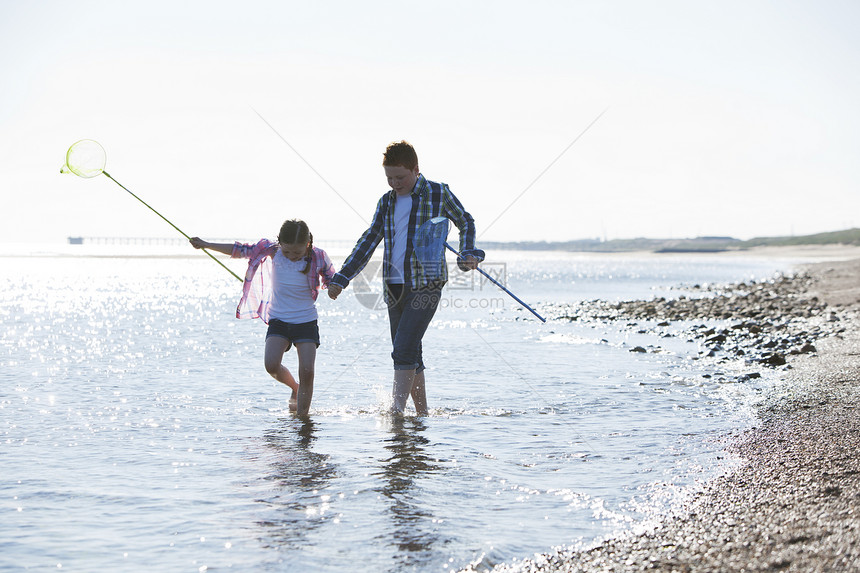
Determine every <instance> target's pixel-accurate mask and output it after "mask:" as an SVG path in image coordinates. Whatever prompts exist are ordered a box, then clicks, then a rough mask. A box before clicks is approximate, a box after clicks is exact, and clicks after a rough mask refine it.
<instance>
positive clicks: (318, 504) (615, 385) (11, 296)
mask: <svg viewBox="0 0 860 573" xmlns="http://www.w3.org/2000/svg"><path fill="white" fill-rule="evenodd" d="M323 246H324V245H323ZM105 248H107V247H105ZM84 252H85V253H87V254H88V255H99V254H100V251H98V249H95V250H92V249H91V250H90V251H74V250H60V251H58V252H42V253H41V254H40V256H38V257H10V256H0V260H2V263H3V264H2V270H0V284H2V286H3V288H2V290H0V297H2V305H0V322H2V331H0V332H2V334H0V366H1V367H2V368H0V413H2V422H0V470H2V476H3V479H2V481H0V511H2V514H3V519H2V520H0V568H2V569H3V570H20V569H25V568H32V569H38V570H44V569H47V568H51V569H52V570H53V569H56V568H62V570H66V571H68V570H71V571H93V570H112V571H122V570H128V571H132V570H140V568H142V567H146V568H147V569H152V570H159V571H165V572H166V571H189V570H198V571H202V570H212V571H214V570H222V569H227V568H233V569H235V570H241V571H269V570H272V571H282V570H285V569H290V570H314V571H342V570H344V569H346V568H350V569H353V570H360V571H365V570H367V571H445V570H457V569H459V568H462V567H464V566H466V565H468V564H469V563H479V564H481V565H480V567H489V566H491V565H492V564H494V563H498V562H502V561H510V560H512V559H514V558H520V557H527V556H530V555H531V554H533V553H535V552H540V551H546V550H548V549H549V548H550V547H552V546H555V545H561V544H577V543H580V544H587V543H589V542H591V541H593V540H594V539H596V538H598V537H600V536H604V535H609V534H612V533H613V532H615V531H618V530H619V528H623V527H631V526H635V525H636V524H640V523H642V522H643V521H644V520H647V519H651V518H654V517H657V516H660V515H663V514H665V513H667V512H669V511H671V510H672V508H673V507H674V505H675V504H677V503H678V502H679V501H680V500H682V499H683V498H684V496H685V495H688V494H689V492H690V491H691V490H692V489H694V488H695V487H696V486H697V484H698V483H700V482H701V480H703V479H706V478H708V477H711V476H713V475H715V474H716V473H718V472H720V471H724V470H725V468H726V467H727V465H730V463H731V460H726V459H724V455H723V454H722V452H721V447H722V442H721V440H720V436H721V435H722V434H724V433H725V432H726V431H729V430H731V429H735V428H742V427H745V426H746V425H748V424H749V423H751V419H752V418H751V409H750V405H751V403H752V401H753V400H755V398H756V396H757V395H758V394H759V393H760V391H761V389H762V388H763V387H764V386H765V385H767V384H768V383H770V380H771V378H770V377H768V376H765V377H764V378H762V379H761V380H757V381H755V383H756V385H752V383H751V382H748V383H745V384H743V385H741V384H726V383H720V382H719V377H718V376H714V377H711V378H708V377H707V375H709V374H712V373H714V371H715V370H717V369H719V370H721V371H730V370H732V369H733V368H734V369H743V368H744V367H745V365H743V364H731V363H727V364H716V363H710V362H707V361H704V360H694V359H693V358H694V357H697V355H698V350H699V349H698V347H697V346H696V344H695V343H692V342H688V341H687V340H686V338H685V337H683V336H671V337H665V338H662V337H661V338H658V337H656V336H654V335H647V334H637V332H636V329H631V328H628V327H626V326H625V325H616V324H597V325H579V324H576V323H569V322H567V321H564V322H562V321H550V322H549V323H547V324H541V323H539V322H538V321H536V320H534V319H533V318H531V317H530V316H531V315H529V314H528V313H527V312H525V311H523V310H522V309H520V308H519V307H518V305H516V303H514V302H513V301H512V300H510V299H508V298H506V296H505V295H503V294H501V293H499V292H498V291H497V290H496V289H495V287H492V286H491V285H486V284H484V283H482V282H480V281H475V280H474V277H464V276H462V275H455V276H453V277H452V282H451V284H450V285H449V287H448V288H446V290H445V291H444V295H443V301H442V305H441V308H440V310H439V313H438V314H437V317H436V319H435V321H434V322H433V324H432V325H431V329H430V330H429V331H428V334H427V336H426V337H425V358H426V362H427V364H428V368H429V369H428V371H427V380H428V396H429V400H430V403H431V409H432V412H431V415H430V416H428V417H424V418H415V417H407V418H406V419H404V420H400V421H398V420H393V419H391V418H390V417H388V416H386V415H385V414H384V411H385V409H386V406H387V403H388V394H389V392H390V378H391V371H390V358H389V352H390V342H389V339H388V324H387V319H386V316H385V314H384V312H383V311H380V310H371V309H369V308H367V306H373V305H372V304H369V302H368V301H370V300H371V299H372V298H373V296H372V295H373V294H374V292H373V291H368V292H366V293H364V295H362V296H361V297H357V296H355V294H350V293H351V292H352V291H350V290H348V291H347V292H346V293H345V294H344V295H343V296H342V297H341V298H340V299H339V300H338V301H336V302H334V301H330V300H328V298H327V297H325V296H324V295H323V296H321V297H320V300H319V304H318V307H319V309H320V328H321V333H322V346H321V348H320V349H319V352H318V356H317V374H316V384H315V393H314V401H313V406H312V415H311V420H310V421H309V422H302V421H300V420H298V419H296V418H295V417H294V416H292V415H291V414H290V413H289V412H288V411H287V402H286V400H287V397H288V391H287V390H286V389H285V388H283V387H282V386H280V385H279V384H277V383H276V382H274V381H272V380H271V379H270V378H269V377H268V375H267V374H266V373H265V371H264V370H263V367H262V346H263V337H264V334H265V325H263V324H262V323H261V322H260V321H239V320H236V319H235V318H233V312H234V310H235V305H236V302H237V299H238V290H239V285H238V281H236V280H235V279H233V278H232V277H230V275H229V274H227V273H226V272H224V270H223V269H220V267H218V266H217V265H215V264H214V263H212V261H210V260H208V259H206V258H205V257H199V258H171V257H167V256H165V257H155V258H142V257H135V258H124V257H102V256H84V257H82V256H69V255H70V254H76V253H78V254H79V253H84ZM126 254H128V253H127V252H126ZM163 254H170V253H163ZM333 255H335V256H334V257H333V258H335V259H337V258H338V257H337V254H336V253H333ZM795 262H799V261H796V260H788V259H782V260H766V259H755V258H752V257H745V258H739V257H728V256H726V257H721V256H715V255H708V256H672V257H653V256H651V257H639V256H632V255H631V256H619V255H613V256H596V255H589V256H584V255H573V254H560V253H501V254H499V255H498V256H497V258H496V260H495V261H488V264H487V267H488V268H489V269H490V270H493V269H494V271H493V272H494V273H495V274H496V276H499V278H503V279H504V280H505V281H506V283H507V284H508V285H509V287H510V288H511V289H512V290H513V291H514V292H516V293H517V294H518V295H519V296H521V297H522V298H523V299H525V300H527V301H529V302H533V303H534V304H535V305H536V306H538V308H540V304H541V303H547V302H575V301H578V300H590V299H594V298H610V299H629V298H650V297H651V296H654V295H655V294H659V295H661V296H662V295H666V294H667V293H672V292H677V291H667V290H665V289H666V288H667V287H671V286H675V285H678V284H693V283H703V282H723V281H734V280H745V279H749V278H762V277H768V276H770V275H772V274H773V273H774V272H775V271H778V270H781V269H786V268H788V267H789V265H790V264H792V263H795ZM229 264H230V265H231V267H232V268H234V269H235V270H236V271H237V272H239V273H240V274H241V271H242V265H241V263H240V262H235V261H230V262H229ZM493 265H495V267H493ZM673 328H675V332H674V334H677V333H678V332H680V330H681V329H682V328H683V325H677V326H675V327H673ZM670 330H671V329H670ZM639 344H641V345H643V346H648V345H650V346H652V347H654V348H655V349H659V351H654V352H649V353H645V354H642V353H631V352H630V348H631V347H632V346H634V345H639ZM285 364H286V365H287V366H288V367H290V368H294V367H295V354H294V353H290V354H288V355H287V357H286V358H285Z"/></svg>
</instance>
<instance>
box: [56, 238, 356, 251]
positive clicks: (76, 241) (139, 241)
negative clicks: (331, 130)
mask: <svg viewBox="0 0 860 573" xmlns="http://www.w3.org/2000/svg"><path fill="white" fill-rule="evenodd" d="M68 240H69V244H70V245H144V246H153V245H164V246H171V247H178V246H184V245H188V239H185V238H183V237H68ZM208 240H209V241H210V242H212V243H233V241H234V240H235V239H208ZM258 240H259V237H258V238H256V239H248V240H241V239H240V242H243V243H256V242H257V241H258ZM315 245H316V246H318V247H320V248H323V249H351V248H352V247H353V246H354V245H355V241H346V240H334V241H324V242H320V243H318V244H317V243H315Z"/></svg>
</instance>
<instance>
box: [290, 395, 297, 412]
mask: <svg viewBox="0 0 860 573" xmlns="http://www.w3.org/2000/svg"><path fill="white" fill-rule="evenodd" d="M297 398H298V395H297V392H296V391H295V390H293V392H292V394H290V412H295V411H296V410H297V409H298V402H297Z"/></svg>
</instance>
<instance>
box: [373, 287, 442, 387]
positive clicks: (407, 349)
mask: <svg viewBox="0 0 860 573" xmlns="http://www.w3.org/2000/svg"><path fill="white" fill-rule="evenodd" d="M385 286H386V289H385V295H386V296H385V302H386V303H387V304H388V322H389V323H390V325H391V342H392V344H393V345H394V350H393V351H392V353H391V358H392V359H393V360H394V369H395V370H416V371H417V372H421V371H423V370H424V360H423V357H422V355H421V339H422V338H424V333H425V332H427V327H428V326H430V321H431V320H432V319H433V315H434V314H436V309H437V308H439V299H440V298H441V296H442V287H441V286H430V287H425V288H421V289H419V290H412V286H411V285H402V284H387V285H385Z"/></svg>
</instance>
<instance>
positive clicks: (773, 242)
mask: <svg viewBox="0 0 860 573" xmlns="http://www.w3.org/2000/svg"><path fill="white" fill-rule="evenodd" d="M836 244H842V245H860V229H848V230H845V231H833V232H830V233H818V234H815V235H804V236H799V237H757V238H754V239H750V240H748V241H741V240H740V239H735V238H732V237H696V238H694V239H646V238H636V239H612V240H611V241H601V240H599V239H579V240H574V241H518V242H487V241H484V242H481V247H483V248H486V249H495V250H526V251H576V252H595V253H622V252H630V251H652V252H655V253H719V252H723V251H737V250H743V249H750V248H753V247H764V246H768V247H779V246H798V245H836Z"/></svg>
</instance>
